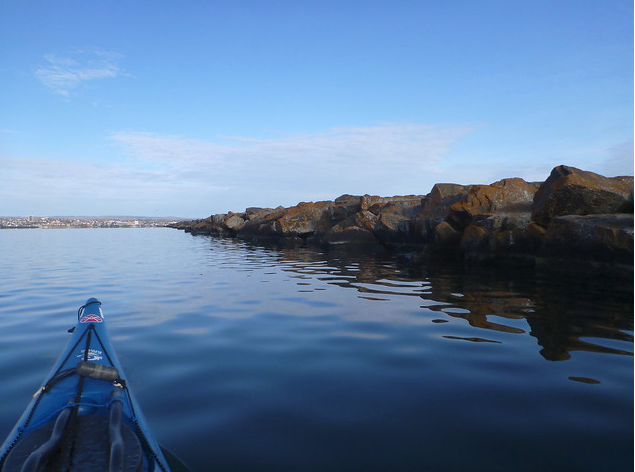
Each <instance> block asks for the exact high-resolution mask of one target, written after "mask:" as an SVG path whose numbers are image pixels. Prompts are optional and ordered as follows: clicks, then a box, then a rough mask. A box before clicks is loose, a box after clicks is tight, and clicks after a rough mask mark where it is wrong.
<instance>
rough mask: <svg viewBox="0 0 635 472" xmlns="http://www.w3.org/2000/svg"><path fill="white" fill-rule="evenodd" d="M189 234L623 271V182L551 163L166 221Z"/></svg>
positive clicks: (628, 221)
mask: <svg viewBox="0 0 635 472" xmlns="http://www.w3.org/2000/svg"><path fill="white" fill-rule="evenodd" d="M175 227H178V228H180V229H185V230H186V231H191V232H193V233H205V234H213V235H219V236H229V237H238V238H242V239H246V240H254V241H258V240H261V239H277V240H280V241H285V242H291V243H293V244H318V245H322V246H326V247H329V246H341V245H356V246H365V247H367V246H380V247H385V248H388V249H393V250H394V249H398V250H400V251H402V252H403V251H405V250H408V251H410V252H412V253H416V254H418V255H420V256H424V257H425V256H432V255H436V254H441V253H444V254H451V255H455V256H459V257H462V258H464V259H466V260H470V261H490V262H500V261H523V262H529V263H535V262H536V261H554V260H558V261H561V260H576V261H582V262H584V261H588V262H593V263H599V264H607V265H612V266H631V267H632V265H633V177H613V178H607V177H603V176H601V175H598V174H594V173H592V172H587V171H583V170H580V169H576V168H574V167H567V166H558V167H556V168H555V169H553V171H552V172H551V175H550V176H549V178H548V179H547V180H546V181H545V182H542V183H535V182H526V181H525V180H523V179H520V178H509V179H503V180H500V181H498V182H494V183H492V184H489V185H459V184H448V183H441V184H436V185H435V186H434V187H433V188H432V190H431V191H430V193H429V194H427V195H406V196H394V197H379V196H375V195H363V196H355V195H342V196H341V197H338V198H336V199H335V200H333V201H321V202H316V203H313V202H308V203H307V202H303V203H299V204H298V205H295V206H293V207H288V208H284V207H278V208H275V209H272V208H248V209H247V210H245V212H243V213H232V212H229V213H227V214H219V215H212V216H210V217H209V218H206V219H204V220H197V221H194V222H191V223H190V224H187V225H183V224H182V223H179V224H178V225H175Z"/></svg>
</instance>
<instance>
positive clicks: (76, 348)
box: [0, 298, 171, 472]
mask: <svg viewBox="0 0 635 472" xmlns="http://www.w3.org/2000/svg"><path fill="white" fill-rule="evenodd" d="M100 305H101V303H100V302H99V301H98V300H97V299H95V298H90V299H88V300H87V301H86V304H85V305H84V306H82V307H81V308H80V309H79V312H78V316H77V325H76V326H75V328H71V330H69V331H71V332H72V333H73V334H72V336H71V339H70V341H69V343H68V345H67V346H66V348H65V349H64V351H63V352H62V354H61V356H60V357H59V359H58V360H57V362H56V363H55V365H54V367H53V369H52V370H51V372H50V374H49V375H48V376H47V378H46V380H45V381H44V383H43V384H42V386H41V387H40V389H39V390H38V391H37V392H36V393H35V395H33V399H32V400H31V402H30V403H29V406H28V407H27V409H26V411H25V412H24V414H23V415H22V417H21V418H20V419H19V420H18V422H17V424H16V425H15V427H14V428H13V430H12V431H11V433H10V434H9V437H8V438H7V440H6V441H5V442H4V444H3V445H2V449H0V471H1V472H14V471H16V472H18V471H19V472H42V471H47V472H48V471H50V472H53V471H73V472H80V471H81V472H84V471H86V472H88V471H91V472H95V471H108V472H115V471H117V472H139V471H148V472H150V471H163V472H171V468H170V464H168V461H167V460H166V456H165V455H164V453H163V451H162V450H161V448H160V447H159V445H158V443H157V442H156V440H155V439H154V438H153V436H152V434H150V432H149V430H148V426H147V424H146V421H145V420H144V418H143V415H142V413H141V410H140V408H139V405H138V404H137V401H136V400H135V397H134V396H133V394H132V392H131V391H130V390H129V388H128V386H127V384H126V376H125V375H124V372H123V370H122V368H121V365H120V363H119V360H118V359H117V356H116V354H115V351H114V350H113V348H112V345H111V343H110V339H109V338H108V334H107V332H106V326H105V320H104V315H103V313H102V311H101V308H100Z"/></svg>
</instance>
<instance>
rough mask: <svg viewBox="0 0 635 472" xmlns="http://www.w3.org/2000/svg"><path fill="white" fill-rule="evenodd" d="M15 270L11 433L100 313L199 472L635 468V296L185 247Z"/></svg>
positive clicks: (36, 251) (27, 238)
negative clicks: (82, 323)
mask: <svg viewBox="0 0 635 472" xmlns="http://www.w3.org/2000/svg"><path fill="white" fill-rule="evenodd" d="M0 251H1V254H2V257H0V301H1V303H0V374H2V376H3V381H2V382H0V398H2V407H1V408H0V436H2V435H3V434H6V433H8V431H9V429H10V428H11V427H12V426H13V423H14V422H15V420H16V419H17V417H18V415H19V414H20V413H21V412H22V411H23V409H24V407H25V406H26V403H27V401H28V399H29V398H30V397H31V395H32V394H33V391H34V390H35V389H36V388H37V386H38V385H39V384H40V382H41V380H42V378H43V377H44V375H45V374H46V373H47V372H48V369H49V368H50V366H51V365H52V363H53V361H54V360H55V358H56V356H57V355H58V353H59V352H60V350H61V349H62V347H63V345H64V343H65V342H66V339H67V338H66V336H67V334H68V333H66V329H67V328H68V327H69V325H70V323H72V321H73V320H74V317H75V314H76V310H77V307H78V306H79V305H80V304H81V303H83V302H84V301H85V300H86V298H88V297H90V296H96V297H98V298H100V299H101V301H102V302H103V306H102V307H103V309H104V313H105V316H106V318H107V319H108V324H109V326H108V329H109V332H110V333H111V335H112V338H113V343H114V344H115V348H116V349H117V351H118V354H119V356H120V359H121V361H122V363H123V364H124V367H125V370H126V373H127V375H128V376H129V379H128V381H129V383H130V385H131V386H132V388H133V389H134V391H135V393H136V394H137V397H138V398H139V401H140V403H141V406H142V409H143V411H144V413H145V416H146V417H147V419H148V421H149V422H150V426H151V429H152V430H153V431H154V433H155V435H156V436H157V438H158V439H159V441H160V442H161V443H162V445H163V446H164V447H166V448H167V449H168V450H170V451H172V452H174V453H176V455H178V456H180V457H182V458H183V459H184V460H185V462H186V463H188V465H189V466H190V467H191V468H192V470H193V471H195V472H197V471H200V472H203V471H208V470H216V471H220V472H226V471H227V472H234V471H237V470H240V471H245V472H248V471H274V472H285V471H289V472H291V471H298V470H303V471H305V472H307V471H308V472H312V471H315V472H318V471H320V472H322V471H324V470H329V471H330V472H357V471H360V472H361V471H364V472H369V471H391V472H410V471H417V472H418V471H421V470H433V471H435V472H445V471H447V472H451V471H452V472H453V471H457V470H474V471H487V472H498V471H500V472H503V471H505V472H506V471H508V470H514V471H516V472H519V471H520V472H523V471H527V472H535V471H538V470H539V471H558V472H562V471H576V472H587V471H588V472H591V471H595V470H611V471H612V472H613V471H622V470H628V471H630V470H632V444H633V430H632V421H631V417H632V414H633V410H632V389H633V377H632V374H633V365H632V359H633V317H632V313H633V286H632V280H626V281H624V280H617V279H608V278H602V279H596V278H593V277H587V276H583V275H580V274H575V275H568V276H564V275H562V274H552V273H548V272H540V271H534V270H530V269H512V268H496V269H495V268H487V267H481V268H464V267H461V266H460V265H456V264H451V263H449V262H447V261H446V262H443V263H440V262H437V263H429V264H427V265H417V264H412V263H410V261H409V259H408V258H407V257H400V256H394V255H389V254H381V253H377V254H370V253H363V252H356V251H351V250H348V251H346V250H329V251H320V250H317V249H311V248H301V247H299V248H289V247H277V246H272V245H255V244H247V243H245V242H240V241H234V240H226V239H216V238H211V237H207V236H193V235H189V234H186V233H183V232H178V231H175V230H169V229H148V230H145V229H144V230H131V229H113V230H99V229H96V230H60V231H44V230H25V231H24V232H16V231H0ZM553 361H563V362H553Z"/></svg>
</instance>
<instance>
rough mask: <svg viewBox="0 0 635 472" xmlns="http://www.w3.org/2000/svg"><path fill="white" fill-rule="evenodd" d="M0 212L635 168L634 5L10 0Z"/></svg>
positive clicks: (5, 16) (162, 211) (4, 33)
mask: <svg viewBox="0 0 635 472" xmlns="http://www.w3.org/2000/svg"><path fill="white" fill-rule="evenodd" d="M0 64H1V65H0V97H2V98H1V100H2V105H1V106H0V215H22V216H28V215H39V216H50V215H144V216H148V217H159V216H165V215H177V216H178V217H179V218H204V217H206V216H209V215H210V214H213V213H225V212H228V211H237V212H239V211H243V210H244V209H245V208H246V207H250V206H260V207H276V206H278V205H282V206H292V205H295V204H297V203H298V202H301V201H317V200H333V199H335V198H336V197H338V196H339V195H342V194H345V193H349V194H357V195H363V194H375V195H382V196H392V195H404V194H426V193H428V192H429V191H430V190H431V188H432V186H433V185H434V184H435V183H440V182H451V183H458V184H477V183H482V184H488V183H492V182H494V181H496V180H500V179H502V178H511V177H521V178H524V179H525V180H528V181H539V180H545V179H546V178H547V177H548V175H549V172H550V171H551V169H552V168H553V167H555V166H557V165H560V164H565V165H569V166H574V167H578V168H581V169H584V170H588V171H592V172H596V173H599V174H602V175H606V176H609V177H610V176H615V175H633V2H632V1H630V0H614V1H610V2H601V1H598V0H558V1H553V0H536V1H533V2H509V1H508V0H476V1H465V0H451V1H445V2H442V1H432V0H429V1H428V0H423V1H421V0H390V1H387V0H385V1H384V0H379V1H376V2H367V1H363V0H345V1H341V0H337V1H336V0H324V1H320V2H297V1H295V0H279V1H274V2H260V1H256V0H237V1H235V2H172V1H167V0H152V1H150V0H139V1H135V2H118V1H113V2H86V1H83V0H62V1H60V2H54V3H53V2H34V1H33V0H5V1H3V2H0Z"/></svg>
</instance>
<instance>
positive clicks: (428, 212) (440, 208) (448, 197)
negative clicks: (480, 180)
mask: <svg viewBox="0 0 635 472" xmlns="http://www.w3.org/2000/svg"><path fill="white" fill-rule="evenodd" d="M470 187H471V186H469V185H458V184H435V185H434V187H432V190H431V191H430V193H429V194H428V195H427V196H426V198H425V201H424V202H423V208H422V210H421V217H422V218H435V217H445V216H447V215H448V214H449V212H450V207H451V206H452V205H454V204H455V203H456V202H458V201H459V200H461V199H462V198H463V197H465V196H466V195H467V192H468V191H469V189H470Z"/></svg>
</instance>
